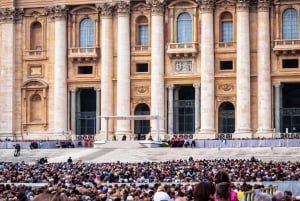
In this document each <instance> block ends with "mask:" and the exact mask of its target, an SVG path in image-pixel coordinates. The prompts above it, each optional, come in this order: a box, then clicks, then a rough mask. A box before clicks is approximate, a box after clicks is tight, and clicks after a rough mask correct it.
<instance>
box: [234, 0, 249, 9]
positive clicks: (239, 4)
mask: <svg viewBox="0 0 300 201" xmlns="http://www.w3.org/2000/svg"><path fill="white" fill-rule="evenodd" d="M236 10H237V11H249V0H237V1H236Z"/></svg>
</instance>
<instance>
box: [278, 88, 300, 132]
mask: <svg viewBox="0 0 300 201" xmlns="http://www.w3.org/2000/svg"><path fill="white" fill-rule="evenodd" d="M280 131H281V133H285V132H287V133H298V132H300V83H284V84H283V88H282V109H281V129H280Z"/></svg>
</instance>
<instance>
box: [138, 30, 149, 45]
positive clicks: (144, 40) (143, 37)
mask: <svg viewBox="0 0 300 201" xmlns="http://www.w3.org/2000/svg"><path fill="white" fill-rule="evenodd" d="M138 45H146V46H147V45H148V25H141V26H139V39H138Z"/></svg>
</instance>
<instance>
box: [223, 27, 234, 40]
mask: <svg viewBox="0 0 300 201" xmlns="http://www.w3.org/2000/svg"><path fill="white" fill-rule="evenodd" d="M222 42H232V22H222Z"/></svg>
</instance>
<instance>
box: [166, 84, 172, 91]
mask: <svg viewBox="0 0 300 201" xmlns="http://www.w3.org/2000/svg"><path fill="white" fill-rule="evenodd" d="M166 87H167V89H169V90H173V89H174V84H168V85H167V86H166Z"/></svg>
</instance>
